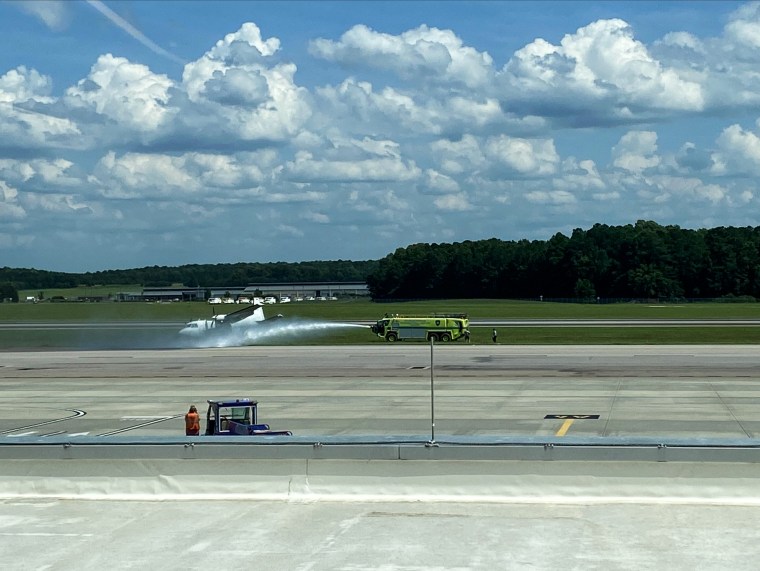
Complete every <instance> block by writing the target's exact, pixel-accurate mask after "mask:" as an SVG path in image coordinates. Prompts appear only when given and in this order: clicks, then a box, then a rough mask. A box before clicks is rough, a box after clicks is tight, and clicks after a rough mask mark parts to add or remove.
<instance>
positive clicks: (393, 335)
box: [386, 333, 398, 343]
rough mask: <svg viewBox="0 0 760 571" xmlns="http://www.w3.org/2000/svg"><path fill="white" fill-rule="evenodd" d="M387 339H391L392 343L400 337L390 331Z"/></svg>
mask: <svg viewBox="0 0 760 571" xmlns="http://www.w3.org/2000/svg"><path fill="white" fill-rule="evenodd" d="M386 339H387V340H388V341H390V342H391V343H393V342H394V341H395V340H396V339H398V337H396V334H395V333H388V335H387V336H386Z"/></svg>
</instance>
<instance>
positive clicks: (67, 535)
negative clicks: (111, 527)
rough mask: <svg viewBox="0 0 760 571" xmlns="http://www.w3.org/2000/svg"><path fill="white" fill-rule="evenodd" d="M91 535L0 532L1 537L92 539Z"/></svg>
mask: <svg viewBox="0 0 760 571" xmlns="http://www.w3.org/2000/svg"><path fill="white" fill-rule="evenodd" d="M93 535H94V534H92V533H41V532H40V533H29V532H19V533H10V532H0V536H2V537H92V536H93Z"/></svg>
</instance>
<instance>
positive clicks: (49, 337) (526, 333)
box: [0, 288, 760, 349]
mask: <svg viewBox="0 0 760 571" xmlns="http://www.w3.org/2000/svg"><path fill="white" fill-rule="evenodd" d="M88 289H90V288H88ZM121 291H124V290H123V289H122V290H121ZM81 295H85V294H81ZM239 308H240V306H237V305H216V306H212V305H208V304H206V303H200V302H180V303H143V302H129V303H127V302H124V303H113V302H101V303H87V302H84V303H51V302H42V303H36V304H33V303H19V304H0V322H3V321H5V322H61V323H65V322H80V323H81V322H120V321H123V322H130V321H133V322H134V321H138V322H139V321H146V322H148V321H149V322H159V323H164V324H166V331H167V332H175V331H176V329H177V328H178V327H179V325H180V324H181V323H183V322H185V321H188V320H190V319H197V318H201V317H209V316H211V315H213V314H214V312H216V313H220V314H221V313H229V312H232V311H235V310H236V309H239ZM265 312H266V314H267V315H268V316H270V317H271V316H273V315H275V314H278V313H281V314H283V315H285V316H286V317H288V318H300V319H305V320H320V321H322V320H329V321H333V322H356V321H374V320H377V319H379V318H380V317H382V316H383V314H385V313H398V314H402V315H404V314H406V315H409V314H429V313H435V312H438V313H467V314H468V315H469V316H470V319H471V320H474V321H478V320H487V319H519V320H531V319H536V320H540V319H557V320H559V319H573V320H583V319H589V320H592V319H593V320H603V319H610V320H614V319H625V320H658V319H694V320H710V319H721V320H730V319H760V303H757V304H755V303H748V304H730V303H687V304H643V303H620V304H598V305H597V304H571V303H550V302H521V301H510V300H480V299H478V300H436V301H413V302H393V303H375V302H371V301H368V300H341V301H327V302H324V301H323V302H305V301H304V302H292V303H289V304H282V305H272V306H267V307H266V309H265ZM497 331H498V342H499V343H501V344H577V343H583V344H695V343H742V344H747V343H751V344H754V343H760V327H751V326H715V327H705V326H690V327H651V326H637V327H620V326H610V327H606V326H605V327H598V326H597V327H557V326H546V327H543V326H531V327H513V326H507V327H497ZM122 334H124V332H119V330H118V328H117V329H116V330H115V331H100V332H99V333H98V335H99V336H100V338H101V339H102V340H103V341H104V342H105V341H107V340H108V337H109V336H111V335H113V336H117V335H122ZM56 335H58V336H60V335H64V334H63V333H61V332H60V331H39V330H30V331H18V330H14V331H5V330H3V331H0V348H6V349H7V348H9V347H39V346H50V347H55V346H58V343H57V342H56V339H55V337H56ZM65 335H67V336H68V337H69V338H70V337H71V336H72V335H74V334H73V333H71V332H68V333H65ZM80 335H81V333H80ZM135 335H138V333H135ZM288 342H289V341H283V343H288ZM292 342H293V343H298V344H360V343H383V340H382V339H380V338H378V337H377V336H375V335H372V334H371V333H370V332H369V331H367V330H366V329H348V330H345V331H339V332H332V333H330V334H329V335H321V336H315V337H313V338H308V339H299V340H298V341H292ZM472 342H473V343H477V344H480V343H491V328H490V327H489V328H486V327H472Z"/></svg>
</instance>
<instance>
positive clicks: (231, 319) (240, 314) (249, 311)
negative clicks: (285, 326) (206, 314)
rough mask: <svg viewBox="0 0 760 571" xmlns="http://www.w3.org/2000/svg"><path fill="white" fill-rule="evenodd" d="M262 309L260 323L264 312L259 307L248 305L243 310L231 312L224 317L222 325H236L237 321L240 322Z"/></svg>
mask: <svg viewBox="0 0 760 571" xmlns="http://www.w3.org/2000/svg"><path fill="white" fill-rule="evenodd" d="M258 309H262V311H261V318H262V321H263V319H264V312H263V308H262V306H260V305H249V306H248V307H244V308H243V309H238V310H237V311H233V312H232V313H228V314H227V315H225V316H224V319H223V320H222V323H224V324H225V325H232V324H233V323H237V322H238V321H242V320H243V319H245V318H247V317H250V316H252V315H254V314H255V313H256V310H258Z"/></svg>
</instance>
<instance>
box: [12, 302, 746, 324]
mask: <svg viewBox="0 0 760 571" xmlns="http://www.w3.org/2000/svg"><path fill="white" fill-rule="evenodd" d="M236 309H240V306H238V305H233V304H230V305H224V304H223V305H209V304H207V303H203V302H176V303H147V302H122V303H118V302H82V303H51V302H42V303H0V321H26V320H31V321H35V320H36V321H47V320H74V321H88V320H95V321H109V320H114V319H117V320H119V319H124V320H155V321H177V320H178V321H186V320H188V319H195V318H200V317H209V316H211V315H213V314H214V312H216V313H230V312H232V311H235V310H236ZM264 311H265V312H266V314H267V315H268V316H271V315H275V314H277V313H282V314H283V315H288V316H293V317H304V318H314V319H329V320H338V321H341V320H342V321H367V320H376V319H379V318H380V317H382V316H383V315H384V314H385V313H398V314H401V315H411V314H422V315H425V314H429V313H436V312H438V313H467V314H468V315H469V316H470V319H753V318H760V303H683V304H656V303H615V304H583V303H552V302H528V301H513V300H488V299H457V300H429V301H410V302H392V303H378V302H372V301H369V300H365V299H351V300H339V301H303V302H291V303H287V304H275V305H268V306H265V310H264Z"/></svg>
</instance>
